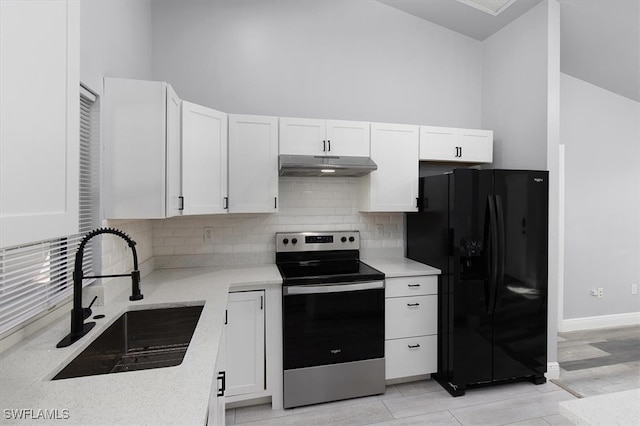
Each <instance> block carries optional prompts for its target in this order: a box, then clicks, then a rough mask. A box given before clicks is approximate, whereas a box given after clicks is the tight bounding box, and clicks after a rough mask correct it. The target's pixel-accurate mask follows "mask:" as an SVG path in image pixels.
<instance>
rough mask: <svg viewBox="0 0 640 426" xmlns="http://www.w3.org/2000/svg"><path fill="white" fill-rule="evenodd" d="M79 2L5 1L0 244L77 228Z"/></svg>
mask: <svg viewBox="0 0 640 426" xmlns="http://www.w3.org/2000/svg"><path fill="white" fill-rule="evenodd" d="M79 43H80V5H79V2H75V1H68V2H67V1H56V2H45V1H38V2H34V1H11V0H2V1H0V75H1V76H2V78H1V79H0V93H1V96H0V123H1V124H0V247H11V246H15V245H19V244H24V243H31V242H35V241H41V240H45V239H51V238H56V237H61V236H64V235H70V234H74V233H77V232H78V187H79V144H80V143H79V140H80V139H79V121H80V113H79V111H80V110H79V108H80V95H79V93H80V92H79V91H80V66H79V61H80V44H79Z"/></svg>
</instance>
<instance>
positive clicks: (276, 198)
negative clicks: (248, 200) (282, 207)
mask: <svg viewBox="0 0 640 426" xmlns="http://www.w3.org/2000/svg"><path fill="white" fill-rule="evenodd" d="M273 208H274V209H277V208H278V197H273Z"/></svg>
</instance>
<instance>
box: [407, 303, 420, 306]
mask: <svg viewBox="0 0 640 426" xmlns="http://www.w3.org/2000/svg"><path fill="white" fill-rule="evenodd" d="M407 306H420V304H419V303H407Z"/></svg>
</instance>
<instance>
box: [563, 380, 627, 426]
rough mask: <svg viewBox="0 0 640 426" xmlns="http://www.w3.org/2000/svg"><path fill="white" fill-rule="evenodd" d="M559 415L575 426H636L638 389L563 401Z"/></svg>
mask: <svg viewBox="0 0 640 426" xmlns="http://www.w3.org/2000/svg"><path fill="white" fill-rule="evenodd" d="M560 414H562V415H563V416H564V417H566V418H567V419H569V420H570V421H571V423H573V424H576V425H585V426H586V425H590V426H597V425H625V426H626V425H628V426H632V425H638V424H640V389H631V390H627V391H622V392H614V393H609V394H605V395H597V396H590V397H588V398H582V399H575V400H571V401H563V402H561V403H560Z"/></svg>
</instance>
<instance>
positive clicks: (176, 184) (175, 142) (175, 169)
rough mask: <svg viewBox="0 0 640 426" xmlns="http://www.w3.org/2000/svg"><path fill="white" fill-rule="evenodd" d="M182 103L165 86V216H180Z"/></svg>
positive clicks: (168, 86)
mask: <svg viewBox="0 0 640 426" xmlns="http://www.w3.org/2000/svg"><path fill="white" fill-rule="evenodd" d="M181 104H182V101H181V100H180V98H179V97H178V95H177V94H176V92H175V91H174V90H173V88H172V87H171V86H170V85H168V84H167V123H166V126H167V140H166V144H167V158H166V163H167V171H166V173H167V177H166V188H167V192H166V196H167V199H166V215H167V217H171V216H178V215H181V214H182V207H183V203H182V154H181V151H182V134H181V133H182V125H181V114H182V111H181V110H180V107H181Z"/></svg>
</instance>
